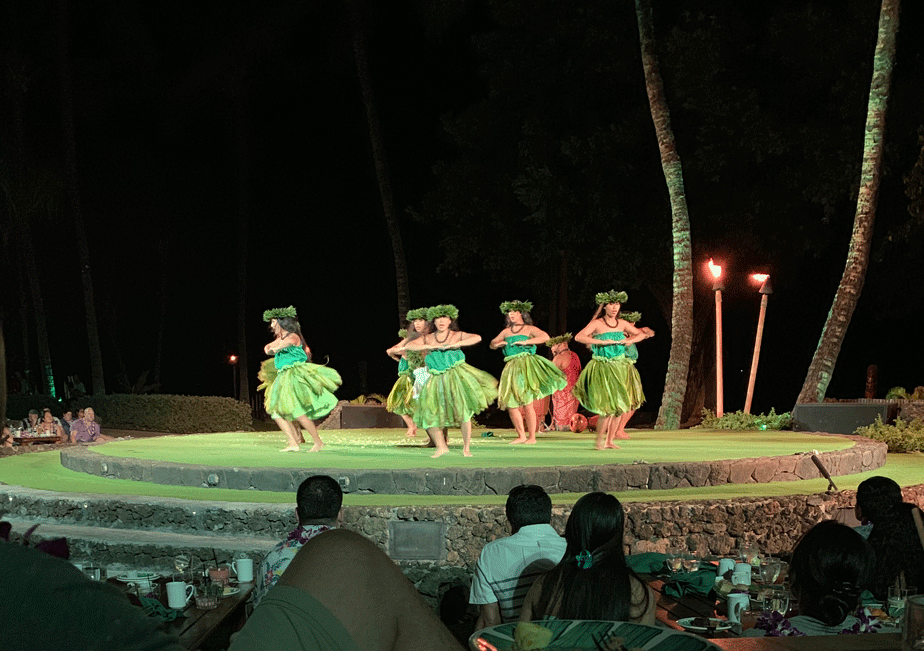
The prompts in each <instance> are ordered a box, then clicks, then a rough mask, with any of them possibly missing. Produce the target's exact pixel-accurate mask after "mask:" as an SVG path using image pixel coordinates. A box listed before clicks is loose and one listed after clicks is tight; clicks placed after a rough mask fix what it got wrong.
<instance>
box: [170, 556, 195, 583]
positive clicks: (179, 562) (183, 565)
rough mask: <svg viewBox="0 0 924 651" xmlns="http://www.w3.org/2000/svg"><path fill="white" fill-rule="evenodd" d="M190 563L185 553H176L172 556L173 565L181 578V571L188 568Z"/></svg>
mask: <svg viewBox="0 0 924 651" xmlns="http://www.w3.org/2000/svg"><path fill="white" fill-rule="evenodd" d="M190 565H191V561H190V559H189V556H188V555H187V554H177V555H176V556H174V557H173V567H174V568H176V571H177V574H178V575H179V577H180V579H182V578H183V573H184V572H185V571H186V570H188V569H189V567H190Z"/></svg>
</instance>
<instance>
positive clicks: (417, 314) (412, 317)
mask: <svg viewBox="0 0 924 651" xmlns="http://www.w3.org/2000/svg"><path fill="white" fill-rule="evenodd" d="M405 318H406V319H407V320H408V321H416V320H417V319H426V318H427V308H425V307H418V308H417V309H416V310H411V311H410V312H408V313H407V316H406V317H405Z"/></svg>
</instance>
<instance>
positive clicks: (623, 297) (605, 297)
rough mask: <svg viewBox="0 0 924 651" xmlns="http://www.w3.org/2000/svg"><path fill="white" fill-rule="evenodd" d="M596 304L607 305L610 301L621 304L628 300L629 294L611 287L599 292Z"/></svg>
mask: <svg viewBox="0 0 924 651" xmlns="http://www.w3.org/2000/svg"><path fill="white" fill-rule="evenodd" d="M596 299H597V305H609V304H610V303H619V304H620V305H622V304H623V303H625V302H626V301H628V300H629V295H628V294H626V293H625V292H617V291H616V290H615V289H611V290H610V291H608V292H600V293H599V294H597V296H596Z"/></svg>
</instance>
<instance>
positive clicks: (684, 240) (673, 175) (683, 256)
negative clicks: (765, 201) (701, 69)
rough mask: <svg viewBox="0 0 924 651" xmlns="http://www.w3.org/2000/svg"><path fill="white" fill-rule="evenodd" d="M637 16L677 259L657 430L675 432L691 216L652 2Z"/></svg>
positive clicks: (682, 378) (682, 374) (688, 315)
mask: <svg viewBox="0 0 924 651" xmlns="http://www.w3.org/2000/svg"><path fill="white" fill-rule="evenodd" d="M635 13H636V16H637V18H638V32H639V39H640V41H641V51H642V68H643V69H644V71H645V88H646V89H647V91H648V104H649V105H650V107H651V119H652V120H653V121H654V126H655V132H656V133H657V136H658V148H659V149H660V150H661V167H662V169H663V170H664V179H665V181H666V182H667V190H668V193H669V194H670V199H671V235H672V241H673V255H674V281H673V291H674V298H673V303H672V307H671V354H670V359H669V360H668V363H667V377H666V379H665V382H664V395H663V396H662V398H661V409H660V411H659V412H658V420H657V422H656V423H655V427H656V428H657V429H676V428H678V427H679V426H680V416H681V411H682V410H683V398H684V394H685V393H686V388H687V369H688V368H689V365H690V349H691V345H692V341H693V261H692V248H693V245H692V242H691V239H690V216H689V213H688V212H687V200H686V193H685V192H684V189H683V170H682V169H681V166H680V156H679V154H678V153H677V146H676V144H675V143H674V133H673V131H672V130H671V118H670V112H669V111H668V107H667V98H666V97H665V96H664V85H663V84H662V82H661V73H660V71H659V69H658V55H657V52H656V51H655V43H654V25H653V20H652V15H651V4H650V1H649V0H636V1H635Z"/></svg>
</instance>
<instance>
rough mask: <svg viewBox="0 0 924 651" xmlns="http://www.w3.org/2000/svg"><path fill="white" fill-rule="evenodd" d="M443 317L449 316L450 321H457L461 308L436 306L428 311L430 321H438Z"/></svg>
mask: <svg viewBox="0 0 924 651" xmlns="http://www.w3.org/2000/svg"><path fill="white" fill-rule="evenodd" d="M441 316H448V317H449V318H450V319H452V320H453V321H455V320H456V319H458V318H459V308H457V307H456V306H455V305H434V306H433V307H431V308H429V309H428V310H427V320H428V321H432V320H433V319H438V318H440V317H441Z"/></svg>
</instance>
